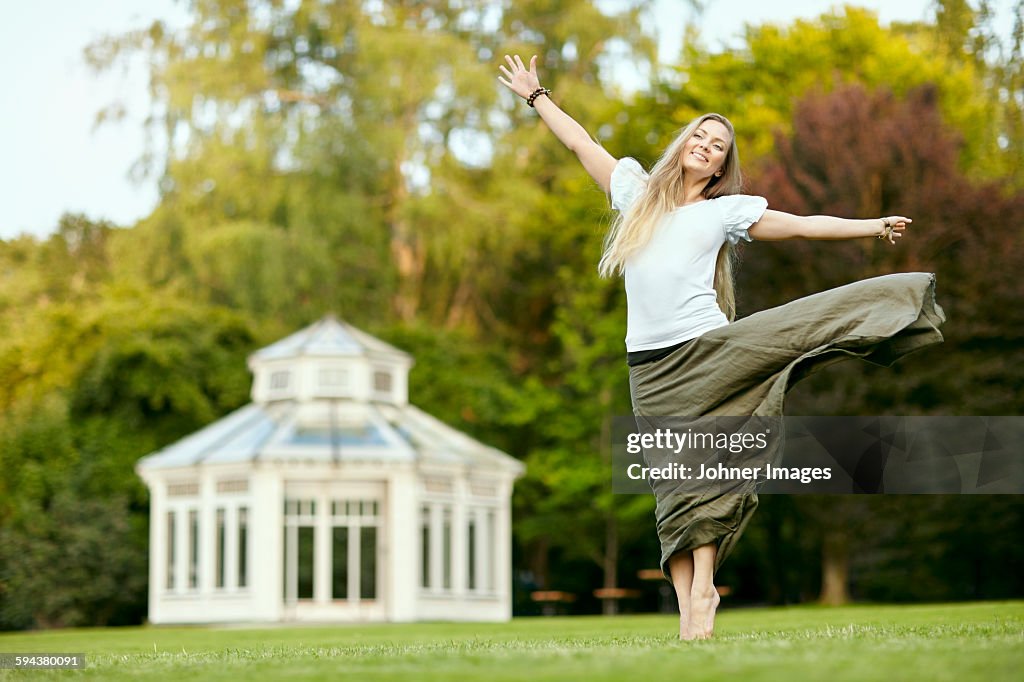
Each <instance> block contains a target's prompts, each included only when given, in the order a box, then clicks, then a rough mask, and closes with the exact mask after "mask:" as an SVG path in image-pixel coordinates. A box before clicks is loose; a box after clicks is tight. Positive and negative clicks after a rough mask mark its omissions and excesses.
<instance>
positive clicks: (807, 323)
mask: <svg viewBox="0 0 1024 682" xmlns="http://www.w3.org/2000/svg"><path fill="white" fill-rule="evenodd" d="M944 321H945V315H944V314H943V312H942V308H940V307H939V306H938V304H937V303H936V302H935V275H934V274H931V273H923V272H911V273H901V274H895V275H885V276H883V277H874V278H871V279H866V280H862V281H859V282H854V283H853V284H848V285H846V286H842V287H838V288H836V289H830V290H828V291H824V292H822V293H819V294H814V295H812V296H807V297H805V298H800V299H797V300H795V301H792V302H791V303H787V304H785V305H782V306H779V307H777V308H771V309H769V310H764V311H761V312H759V313H755V314H753V315H750V316H749V317H745V318H743V319H741V320H737V321H736V322H733V323H731V324H728V325H726V326H723V327H719V328H718V329H713V330H711V331H709V332H706V333H705V334H703V335H702V336H700V337H698V338H696V339H694V340H693V341H691V342H690V343H687V344H685V345H684V346H682V347H681V348H679V349H678V350H676V351H675V352H673V353H672V354H671V355H668V356H666V357H664V358H662V359H660V360H657V361H655V362H650V363H646V364H643V365H637V366H635V367H631V368H630V371H629V388H630V394H631V396H632V400H633V413H634V414H635V415H636V417H637V419H638V423H639V421H640V420H641V419H642V418H643V417H644V416H650V417H656V416H658V417H670V416H680V417H700V416H733V417H741V416H766V417H767V416H781V415H782V409H783V403H784V401H785V396H786V391H788V390H789V388H790V387H791V386H793V384H795V383H796V382H797V381H799V380H800V379H802V378H804V377H806V376H808V375H810V374H812V373H813V372H816V371H818V370H820V369H822V368H824V367H826V366H828V365H830V364H832V363H834V362H838V361H840V360H844V359H846V358H850V357H858V358H861V359H863V360H866V361H868V362H872V363H875V364H879V365H884V366H888V365H891V364H892V363H894V362H895V361H896V360H897V359H899V358H900V357H902V356H903V355H906V354H907V353H910V352H912V351H915V350H918V349H920V348H924V347H926V346H930V345H932V344H936V343H940V342H941V341H942V334H941V333H940V332H939V330H938V327H939V325H941V324H942V323H943V322H944ZM654 494H655V497H656V500H657V505H656V507H655V516H656V520H657V529H658V538H659V539H660V541H661V568H662V571H663V572H664V573H665V576H666V577H669V572H668V561H669V558H670V557H671V556H672V555H673V554H675V553H677V552H680V551H685V550H692V549H693V548H695V547H699V546H701V545H705V544H709V543H712V542H714V543H717V545H718V554H717V557H716V560H715V570H716V571H717V570H718V568H719V566H720V565H721V563H722V561H723V560H724V559H725V558H726V557H727V556H728V555H729V553H730V552H731V551H732V549H733V548H734V547H735V544H736V540H737V539H739V537H740V535H742V533H743V530H744V528H746V525H747V523H748V522H749V521H750V518H751V516H752V515H753V513H754V510H755V509H756V508H757V495H756V494H754V493H750V494H732V493H727V494H721V495H707V494H705V495H695V494H693V493H692V491H691V492H687V491H680V490H676V489H674V486H673V485H671V483H662V484H659V485H656V486H655V487H654Z"/></svg>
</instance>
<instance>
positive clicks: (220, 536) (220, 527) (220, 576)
mask: <svg viewBox="0 0 1024 682" xmlns="http://www.w3.org/2000/svg"><path fill="white" fill-rule="evenodd" d="M225 514H226V512H225V510H224V509H218V510H217V566H216V570H217V583H216V585H217V587H221V588H222V587H224V554H225V549H226V548H225V545H226V544H227V543H226V541H227V532H226V531H227V528H226V527H225Z"/></svg>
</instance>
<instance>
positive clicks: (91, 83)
mask: <svg viewBox="0 0 1024 682" xmlns="http://www.w3.org/2000/svg"><path fill="white" fill-rule="evenodd" d="M619 1H620V0H599V2H600V5H601V6H602V7H614V5H615V4H616V3H617V2H619ZM656 2H657V5H656V20H657V25H658V27H659V31H660V34H659V45H660V47H659V53H660V58H661V59H662V60H663V61H665V60H671V59H672V57H673V56H674V55H675V54H677V53H678V51H679V46H680V41H681V35H682V25H683V22H684V21H685V20H686V19H687V18H688V17H689V10H688V7H689V4H688V3H687V2H685V0H656ZM835 4H836V3H833V2H830V1H828V0H782V1H779V2H773V1H771V0H720V1H718V2H707V3H706V5H707V9H706V10H705V12H704V15H703V18H702V20H701V28H702V32H703V35H704V39H705V42H706V44H707V45H708V46H709V47H712V48H717V47H720V46H723V45H727V44H730V43H734V42H735V41H736V39H737V37H738V36H739V35H740V34H741V32H742V29H743V25H744V23H748V22H749V23H763V22H774V23H783V24H785V23H789V22H791V21H792V20H794V19H795V18H798V17H806V18H813V17H816V16H818V15H820V14H822V13H823V12H827V11H828V10H830V9H831V8H832V7H833V6H835ZM850 4H856V5H858V6H861V7H868V8H870V9H873V10H875V11H876V12H878V15H879V17H880V19H881V20H882V22H883V23H889V22H891V21H913V20H919V19H923V18H925V17H926V16H927V14H928V8H929V6H930V0H896V1H893V0H890V1H886V2H882V1H879V0H861V1H860V2H856V1H851V2H850ZM186 6H187V3H185V2H183V1H182V0H90V1H89V2H80V1H79V0H31V1H30V2H11V3H6V7H5V8H4V17H3V21H2V22H0V64H3V65H4V67H5V71H6V73H7V82H6V83H5V87H4V97H3V98H2V100H3V106H2V107H0V239H10V238H12V237H15V236H17V235H19V234H21V233H28V234H31V235H35V236H38V237H45V236H46V235H48V234H50V233H52V232H53V231H54V230H55V229H56V226H57V220H58V218H59V217H60V216H61V214H63V213H65V212H76V213H84V214H85V215H86V216H88V217H89V218H91V219H93V220H100V219H105V220H110V221H112V222H113V223H115V224H117V225H122V226H127V225H131V224H133V223H134V222H135V221H136V220H138V219H139V218H141V217H143V216H145V215H147V214H148V213H149V212H150V211H152V210H153V208H154V206H155V205H156V202H157V189H156V180H155V179H154V178H148V179H144V180H142V181H133V180H131V179H130V178H129V171H130V169H131V167H132V165H133V163H134V162H135V161H136V160H138V159H139V157H140V156H141V155H142V152H143V150H144V140H145V133H144V129H143V120H144V118H145V116H146V115H147V113H148V112H149V109H150V105H149V97H148V94H147V87H146V86H147V84H146V72H145V69H144V67H143V64H142V63H141V61H139V62H137V63H135V64H133V65H128V67H127V68H125V69H115V70H114V71H112V72H110V73H107V74H104V75H102V76H97V75H95V74H93V73H92V72H91V71H90V70H89V68H88V67H87V66H86V64H85V59H84V57H83V49H84V48H85V46H86V45H88V44H89V43H91V42H93V41H94V40H96V39H97V38H100V37H102V36H103V35H108V34H118V33H122V32H124V31H127V30H130V29H133V28H139V27H141V26H145V25H148V24H149V23H150V22H152V21H153V20H155V19H163V20H165V21H166V22H168V24H169V25H171V26H177V27H181V26H184V25H186V23H187V17H188V15H187V11H186V9H185V7H186ZM496 87H497V86H496ZM115 100H123V101H124V103H125V106H126V109H127V116H126V117H125V119H124V120H123V121H121V122H119V123H115V124H106V125H104V126H101V127H99V128H98V129H94V119H95V116H96V113H97V112H98V111H100V110H101V109H103V108H104V107H105V106H107V105H109V104H110V103H111V102H113V101H115Z"/></svg>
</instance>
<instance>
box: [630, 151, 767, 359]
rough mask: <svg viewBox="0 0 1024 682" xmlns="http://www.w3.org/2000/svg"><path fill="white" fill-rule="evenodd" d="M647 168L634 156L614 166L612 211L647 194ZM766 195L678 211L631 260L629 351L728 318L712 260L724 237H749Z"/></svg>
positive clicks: (685, 336) (696, 332) (663, 343)
mask: <svg viewBox="0 0 1024 682" xmlns="http://www.w3.org/2000/svg"><path fill="white" fill-rule="evenodd" d="M646 184H647V173H645V172H644V169H643V168H642V167H641V166H640V164H639V163H637V161H636V160H635V159H631V158H629V157H625V158H622V159H620V160H619V162H618V163H617V164H616V165H615V169H614V170H613V171H612V178H611V187H610V193H611V199H612V208H614V209H616V210H619V211H625V210H627V209H628V208H629V207H630V206H631V205H632V204H633V202H634V201H635V200H636V199H637V198H638V197H639V196H640V194H641V193H642V192H643V190H644V187H645V186H646ZM767 207H768V201H767V200H766V199H765V198H764V197H756V196H748V195H745V194H734V195H729V196H723V197H718V198H716V199H708V200H705V201H699V202H696V203H693V204H689V205H687V206H682V207H680V208H677V209H675V210H674V211H672V212H670V213H669V214H668V215H666V216H665V217H664V218H663V219H662V222H661V223H660V224H659V225H658V227H657V228H656V229H655V231H654V234H653V235H652V237H651V241H650V242H648V243H647V245H646V246H644V247H643V248H642V249H641V250H640V251H639V252H637V253H636V254H634V255H633V256H632V257H630V258H629V259H628V260H627V261H626V267H625V279H626V305H627V320H626V350H627V351H628V352H634V351H642V350H654V349H656V348H666V347H668V346H672V345H675V344H677V343H681V342H683V341H687V340H689V339H693V338H696V337H698V336H700V335H701V334H703V333H704V332H707V331H710V330H712V329H715V328H717V327H721V326H723V325H726V324H728V323H729V320H728V319H726V317H725V315H724V314H723V313H722V310H721V308H719V307H718V297H717V295H716V293H715V289H714V281H715V261H716V260H717V258H718V251H719V249H721V248H722V245H723V244H724V243H725V240H726V239H728V240H729V242H730V243H731V244H736V243H738V242H739V240H740V239H745V240H746V241H748V242H749V241H751V239H750V235H749V234H747V228H749V227H750V226H751V225H753V224H754V223H756V222H757V221H758V220H760V219H761V216H762V215H764V211H765V209H766V208H767Z"/></svg>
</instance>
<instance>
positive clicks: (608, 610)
mask: <svg viewBox="0 0 1024 682" xmlns="http://www.w3.org/2000/svg"><path fill="white" fill-rule="evenodd" d="M603 563H604V566H603V567H602V568H603V569H604V587H605V588H610V587H618V582H619V522H618V519H616V518H615V507H614V505H612V507H611V508H610V509H609V510H608V520H607V522H606V523H605V527H604V562H603ZM602 603H603V606H602V608H601V612H602V613H603V614H604V615H606V616H614V615H615V614H616V613H618V605H619V602H618V600H616V599H605V600H603V602H602Z"/></svg>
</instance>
